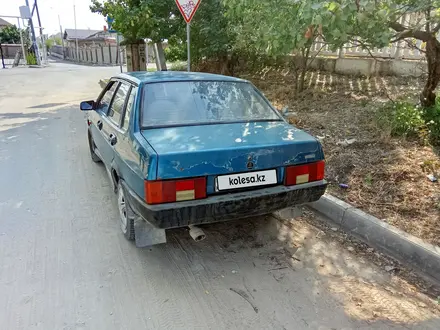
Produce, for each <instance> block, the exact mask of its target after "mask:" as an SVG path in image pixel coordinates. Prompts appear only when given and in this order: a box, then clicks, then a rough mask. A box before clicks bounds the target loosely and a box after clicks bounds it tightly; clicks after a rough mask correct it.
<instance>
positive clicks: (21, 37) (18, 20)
mask: <svg viewBox="0 0 440 330" xmlns="http://www.w3.org/2000/svg"><path fill="white" fill-rule="evenodd" d="M17 23H18V29H19V30H20V42H21V51H22V52H23V60H24V63H25V64H27V62H26V53H25V50H24V43H23V32H22V31H21V26H20V17H17ZM18 62H19V63H20V61H18Z"/></svg>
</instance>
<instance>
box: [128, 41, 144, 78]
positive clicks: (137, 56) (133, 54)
mask: <svg viewBox="0 0 440 330" xmlns="http://www.w3.org/2000/svg"><path fill="white" fill-rule="evenodd" d="M125 56H126V62H127V72H131V71H145V70H146V69H147V67H146V59H145V43H141V42H138V43H134V44H127V45H126V47H125Z"/></svg>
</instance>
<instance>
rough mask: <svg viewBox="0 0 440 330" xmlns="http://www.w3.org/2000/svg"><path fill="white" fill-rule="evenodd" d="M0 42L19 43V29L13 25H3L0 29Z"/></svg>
mask: <svg viewBox="0 0 440 330" xmlns="http://www.w3.org/2000/svg"><path fill="white" fill-rule="evenodd" d="M0 42H1V43H4V44H19V43H20V30H19V29H18V28H17V27H16V26H15V25H10V26H6V27H4V28H3V29H1V30H0Z"/></svg>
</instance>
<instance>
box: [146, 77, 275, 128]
mask: <svg viewBox="0 0 440 330" xmlns="http://www.w3.org/2000/svg"><path fill="white" fill-rule="evenodd" d="M278 120H281V118H280V116H279V115H278V114H277V113H276V112H275V111H274V110H273V109H272V107H271V106H270V105H269V104H268V102H267V101H266V100H265V99H264V98H263V97H262V96H261V94H259V93H258V92H257V90H256V89H255V88H254V87H253V86H252V85H251V84H249V83H246V82H230V81H179V82H164V83H154V84H148V85H146V86H145V88H144V93H143V101H142V126H143V127H151V126H184V125H191V124H203V123H227V122H248V121H278Z"/></svg>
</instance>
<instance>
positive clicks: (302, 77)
mask: <svg viewBox="0 0 440 330" xmlns="http://www.w3.org/2000/svg"><path fill="white" fill-rule="evenodd" d="M309 56H310V46H309V47H307V48H303V49H302V50H301V59H300V69H299V70H300V72H299V77H298V85H297V88H296V90H297V92H298V93H301V92H302V91H303V90H304V85H305V81H306V73H307V69H308V59H309Z"/></svg>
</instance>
